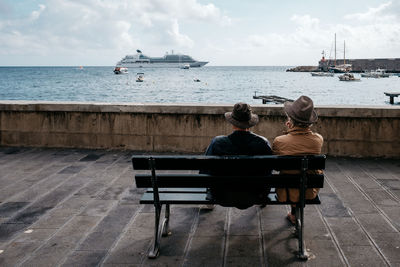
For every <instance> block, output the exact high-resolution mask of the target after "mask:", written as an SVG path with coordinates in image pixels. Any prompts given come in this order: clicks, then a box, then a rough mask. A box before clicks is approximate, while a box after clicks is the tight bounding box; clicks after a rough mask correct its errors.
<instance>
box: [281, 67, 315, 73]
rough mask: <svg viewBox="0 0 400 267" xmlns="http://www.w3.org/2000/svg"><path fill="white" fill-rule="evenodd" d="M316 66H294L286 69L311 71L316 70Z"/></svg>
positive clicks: (290, 70)
mask: <svg viewBox="0 0 400 267" xmlns="http://www.w3.org/2000/svg"><path fill="white" fill-rule="evenodd" d="M318 70H319V69H318V67H317V66H298V67H294V68H290V69H287V70H286V71H289V72H313V71H318Z"/></svg>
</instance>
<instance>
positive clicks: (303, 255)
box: [296, 207, 309, 260]
mask: <svg viewBox="0 0 400 267" xmlns="http://www.w3.org/2000/svg"><path fill="white" fill-rule="evenodd" d="M303 230H304V208H303V207H296V232H297V238H298V239H299V252H298V254H297V257H298V258H299V259H301V260H308V256H309V255H308V253H307V250H306V244H305V242H304V235H303V234H304V232H303Z"/></svg>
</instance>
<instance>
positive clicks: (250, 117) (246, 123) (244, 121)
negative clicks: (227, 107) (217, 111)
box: [225, 102, 258, 129]
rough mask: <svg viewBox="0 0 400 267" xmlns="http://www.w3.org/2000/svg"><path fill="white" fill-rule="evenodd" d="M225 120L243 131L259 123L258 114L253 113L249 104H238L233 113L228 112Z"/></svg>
mask: <svg viewBox="0 0 400 267" xmlns="http://www.w3.org/2000/svg"><path fill="white" fill-rule="evenodd" d="M225 119H226V120H227V121H228V122H230V123H231V124H233V125H234V126H236V127H239V128H241V129H247V128H250V127H252V126H254V125H256V124H257V123H258V116H257V114H254V113H253V112H252V111H251V107H250V105H249V104H246V103H243V102H240V103H236V104H235V105H234V106H233V111H232V112H226V113H225Z"/></svg>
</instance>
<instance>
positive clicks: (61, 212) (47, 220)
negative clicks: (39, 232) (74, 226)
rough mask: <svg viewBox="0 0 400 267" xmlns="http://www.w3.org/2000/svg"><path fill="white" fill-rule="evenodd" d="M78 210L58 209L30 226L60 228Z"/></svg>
mask: <svg viewBox="0 0 400 267" xmlns="http://www.w3.org/2000/svg"><path fill="white" fill-rule="evenodd" d="M74 215H76V212H74V211H71V210H69V209H56V210H52V211H50V212H49V213H48V214H46V215H44V216H42V217H41V218H40V219H39V220H38V221H37V222H36V223H35V224H33V225H32V226H31V227H30V228H32V229H59V228H61V227H62V226H63V225H64V224H65V223H66V222H68V221H69V220H70V219H71V218H72V217H73V216H74Z"/></svg>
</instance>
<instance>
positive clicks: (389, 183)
mask: <svg viewBox="0 0 400 267" xmlns="http://www.w3.org/2000/svg"><path fill="white" fill-rule="evenodd" d="M377 181H378V182H379V183H380V184H382V185H384V186H385V187H386V188H388V189H390V190H399V189H400V180H398V179H377Z"/></svg>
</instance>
